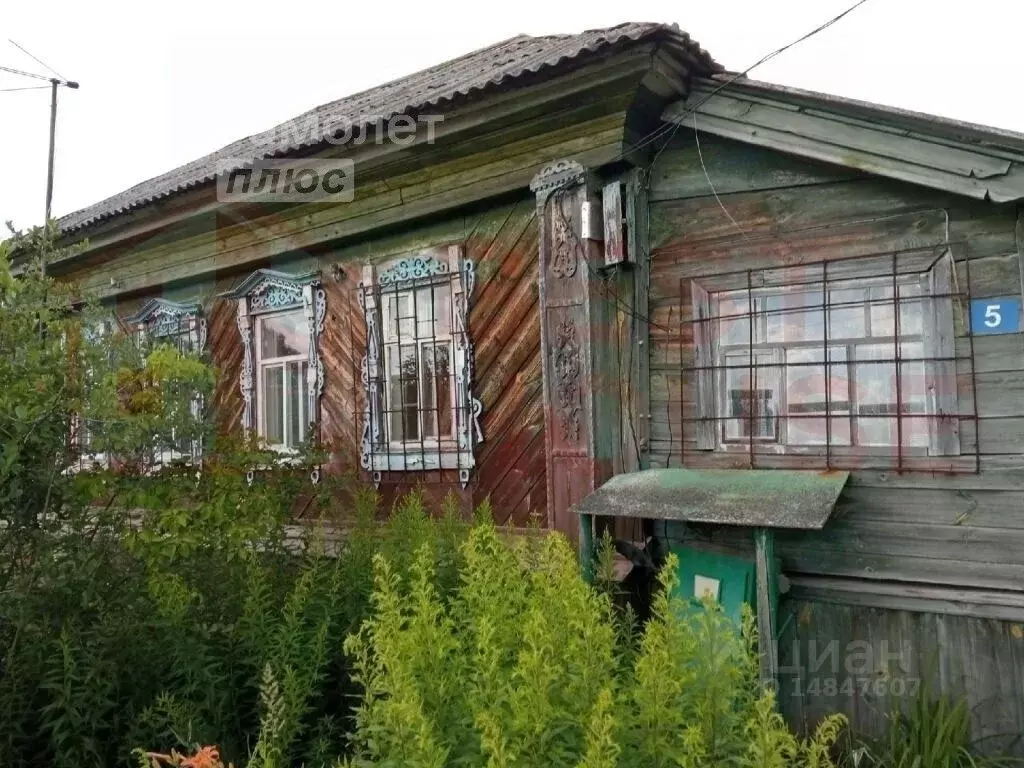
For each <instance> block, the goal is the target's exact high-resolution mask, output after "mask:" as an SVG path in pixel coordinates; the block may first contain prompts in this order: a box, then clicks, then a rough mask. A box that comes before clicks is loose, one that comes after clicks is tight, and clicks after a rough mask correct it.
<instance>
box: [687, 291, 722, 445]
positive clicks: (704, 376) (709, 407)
mask: <svg viewBox="0 0 1024 768" xmlns="http://www.w3.org/2000/svg"><path fill="white" fill-rule="evenodd" d="M690 297H691V301H692V304H693V314H692V316H691V319H692V325H693V357H694V368H695V371H694V373H695V380H694V382H693V383H694V389H695V394H696V397H695V398H694V407H695V409H696V413H695V414H694V415H695V417H696V419H697V420H696V422H694V423H695V424H696V426H697V430H696V438H697V449H698V450H701V451H713V450H714V449H715V448H716V447H717V445H718V427H717V424H718V422H717V421H716V419H715V416H716V413H715V411H716V409H715V403H716V401H717V395H716V392H715V371H714V368H713V366H714V365H715V358H716V356H717V354H716V351H717V347H718V339H717V333H716V331H717V328H716V323H715V322H714V321H713V320H712V319H711V295H710V294H709V293H708V292H707V290H706V289H705V288H704V287H703V286H701V285H700V284H699V283H698V282H697V281H695V280H693V281H690Z"/></svg>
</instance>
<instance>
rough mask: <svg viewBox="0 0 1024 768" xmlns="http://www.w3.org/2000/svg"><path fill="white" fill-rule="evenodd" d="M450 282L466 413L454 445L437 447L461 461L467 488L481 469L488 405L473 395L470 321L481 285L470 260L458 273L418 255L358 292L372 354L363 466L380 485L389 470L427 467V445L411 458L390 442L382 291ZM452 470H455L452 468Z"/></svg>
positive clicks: (459, 398) (441, 456) (459, 395)
mask: <svg viewBox="0 0 1024 768" xmlns="http://www.w3.org/2000/svg"><path fill="white" fill-rule="evenodd" d="M449 281H450V283H451V286H452V294H453V296H454V297H455V301H454V315H455V323H454V328H453V342H454V346H455V351H456V354H455V361H454V364H455V365H454V373H455V400H456V408H457V409H458V411H459V413H460V414H461V415H460V416H459V418H458V424H459V428H458V433H457V434H456V440H455V444H454V446H452V448H448V449H445V448H443V447H442V448H439V449H437V450H438V453H437V461H438V463H444V461H445V460H448V461H455V462H456V465H457V468H458V470H459V480H460V482H461V483H462V486H463V487H465V486H466V484H467V483H468V482H469V477H470V470H471V469H472V468H473V467H474V466H475V463H476V462H475V457H474V452H473V449H474V446H475V445H476V444H477V443H480V442H482V441H483V439H484V436H483V430H482V429H481V428H480V413H481V411H482V410H483V405H482V404H481V402H480V401H479V400H478V399H477V398H475V397H474V396H473V367H474V350H473V344H472V341H471V340H470V338H469V330H468V323H467V319H468V315H469V307H470V297H471V296H472V293H473V289H474V287H475V285H476V269H475V265H474V264H473V262H472V261H471V260H470V259H465V258H462V259H460V260H459V264H458V270H457V272H455V273H454V274H452V270H451V269H450V268H449V265H448V263H447V262H445V261H441V260H439V259H437V258H435V257H434V256H423V255H418V256H412V257H408V258H404V259H401V260H399V261H397V262H395V263H394V264H392V265H391V266H390V267H389V268H387V269H385V270H384V271H382V272H381V273H380V274H379V275H378V276H377V279H376V282H375V283H374V284H369V285H367V284H364V283H360V284H359V288H358V290H359V299H360V302H361V303H362V305H363V310H364V314H365V319H366V329H367V344H366V355H364V356H363V360H362V371H361V376H362V382H363V389H364V392H365V393H366V402H365V405H364V411H363V432H362V438H361V440H360V466H361V467H362V468H363V469H364V470H366V471H368V472H370V473H371V476H372V478H373V482H374V484H379V483H380V481H381V474H382V473H381V469H382V468H385V469H387V470H389V471H400V470H402V469H421V468H423V464H422V455H423V448H422V446H419V445H417V447H416V449H415V455H412V454H409V455H408V456H406V455H405V454H403V453H402V452H401V449H400V448H397V449H396V447H395V446H388V445H386V444H385V441H386V437H385V430H384V409H383V399H384V393H383V385H384V382H383V378H384V374H383V366H384V361H383V359H382V357H381V356H382V348H383V341H382V339H381V327H382V318H381V314H380V313H381V311H382V302H381V293H382V291H381V289H382V288H384V287H385V286H387V287H389V290H394V289H395V288H399V289H401V288H404V287H408V288H413V287H415V286H418V285H422V284H426V285H429V284H431V283H434V282H445V283H447V282H449ZM446 457H447V459H446ZM447 466H449V467H451V465H450V464H448V465H447Z"/></svg>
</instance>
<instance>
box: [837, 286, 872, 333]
mask: <svg viewBox="0 0 1024 768" xmlns="http://www.w3.org/2000/svg"><path fill="white" fill-rule="evenodd" d="M866 298H867V295H866V291H865V290H864V289H863V288H844V289H843V290H840V291H836V290H833V291H829V322H828V338H829V341H832V340H834V339H863V338H864V337H865V336H867V323H866V317H865V314H864V304H865V299H866Z"/></svg>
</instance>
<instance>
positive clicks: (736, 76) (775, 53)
mask: <svg viewBox="0 0 1024 768" xmlns="http://www.w3.org/2000/svg"><path fill="white" fill-rule="evenodd" d="M867 1H868V0H857V2H856V3H854V4H853V5H851V6H850V7H849V8H847V9H846V10H845V11H843V12H842V13H839V14H837V15H835V16H833V17H832V18H831V19H829V20H828V21H826V22H825V23H823V24H819V25H818V26H817V27H815V28H814V29H812V30H811V31H810V32H807V33H806V34H804V35H801V36H800V37H798V38H797V39H796V40H793V41H792V42H790V43H786V45H783V46H782V47H780V48H776V49H775V50H774V51H772V52H771V53H768V54H767V55H765V56H762V57H761V58H760V59H758V60H757V61H755V62H754V63H753V64H751V65H750V66H749V67H747V68H746V69H744V70H743V71H742V72H736V73H735V74H733V75H732V76H731V77H730V78H728V79H727V80H726V81H724V82H723V83H721V84H720V85H719V86H718V87H717V88H714V89H712V91H711V92H710V93H708V94H707V95H706V96H705V97H704V98H702V99H701V100H700V101H698V102H697V103H696V104H694V105H693V106H692V107H689V106H688V107H687V109H686V111H685V112H684V113H683V114H682V115H679V116H678V117H677V118H676V122H675V125H674V126H673V127H672V130H671V132H670V133H669V135H668V138H667V139H665V143H664V144H662V146H661V148H660V149H659V150H658V151H657V152H656V153H655V155H654V159H653V160H651V164H650V166H649V167H651V168H653V167H654V164H655V163H656V162H657V161H658V157H660V156H661V153H662V152H664V151H665V148H666V147H667V146H668V145H669V143H670V142H671V141H672V138H673V137H674V136H675V135H676V133H677V132H678V131H679V128H680V127H681V126H682V119H683V118H684V117H686V116H687V115H689V114H694V113H695V112H696V111H697V110H698V109H700V107H702V106H703V105H704V104H705V103H707V101H708V100H710V99H711V98H712V97H714V96H717V95H718V94H719V93H721V92H722V91H723V90H725V89H726V88H728V87H729V86H730V85H732V84H733V83H735V82H736V81H737V80H739V79H740V78H741V77H746V76H747V75H749V74H750V73H751V72H752V71H753V70H755V69H757V68H758V67H760V66H761V65H762V64H765V63H767V62H769V61H771V60H772V59H774V58H775V57H776V56H778V55H780V54H782V53H785V52H786V51H788V50H789V49H790V48H793V47H794V46H797V45H799V44H800V43H802V42H804V41H805V40H810V39H811V38H812V37H814V36H815V35H817V34H818V33H819V32H823V31H825V30H826V29H828V28H829V27H831V26H832V25H833V24H835V23H836V22H838V21H840V20H841V19H843V18H845V17H846V16H848V15H849V14H851V13H853V12H854V11H855V10H857V9H858V8H860V6H862V5H864V3H866V2H867ZM664 127H665V126H662V128H664ZM659 130H660V129H659ZM631 151H632V150H631Z"/></svg>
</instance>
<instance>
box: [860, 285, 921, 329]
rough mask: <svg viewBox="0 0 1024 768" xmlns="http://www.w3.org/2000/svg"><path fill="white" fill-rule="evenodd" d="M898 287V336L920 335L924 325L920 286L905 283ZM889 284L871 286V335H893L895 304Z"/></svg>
mask: <svg viewBox="0 0 1024 768" xmlns="http://www.w3.org/2000/svg"><path fill="white" fill-rule="evenodd" d="M897 287H898V289H899V292H898V296H899V302H898V303H899V307H900V337H903V336H920V335H921V333H922V331H923V325H924V310H923V307H922V303H921V301H919V300H917V299H918V297H920V296H921V286H920V285H919V284H917V283H907V284H905V285H900V286H897ZM892 296H893V294H892V286H891V285H876V286H873V287H872V288H871V335H872V336H889V337H891V336H895V335H896V323H895V320H894V318H895V311H896V309H895V306H894V304H895V303H896V302H894V301H893V298H892Z"/></svg>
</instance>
